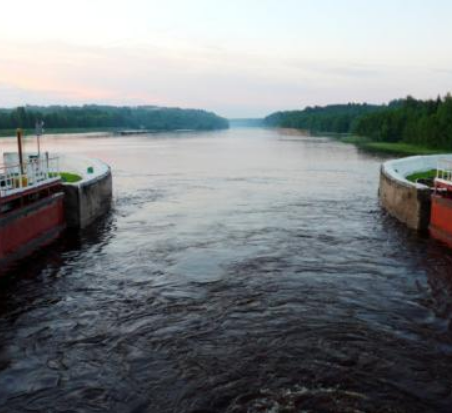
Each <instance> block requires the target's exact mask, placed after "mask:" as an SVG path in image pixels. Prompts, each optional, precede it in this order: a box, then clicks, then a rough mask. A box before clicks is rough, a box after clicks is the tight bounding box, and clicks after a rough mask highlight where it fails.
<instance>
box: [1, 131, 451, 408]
mask: <svg viewBox="0 0 452 413" xmlns="http://www.w3.org/2000/svg"><path fill="white" fill-rule="evenodd" d="M33 144H34V142H33V141H30V142H28V143H27V146H28V148H32V146H33ZM43 144H44V146H45V149H48V150H52V151H64V152H73V153H82V154H85V155H88V156H93V157H99V158H101V159H103V160H105V161H106V162H108V163H110V164H111V166H112V169H113V173H114V191H115V201H114V207H113V210H112V212H111V214H110V215H109V216H108V217H106V218H105V219H103V220H102V221H99V222H98V223H97V224H96V225H94V226H93V227H92V228H89V229H88V230H87V231H84V232H82V233H80V234H77V235H75V234H71V235H68V236H66V237H65V238H62V239H61V240H59V241H58V242H57V243H56V244H55V245H53V246H52V247H50V248H47V249H45V250H43V251H40V253H38V254H36V255H34V256H33V257H31V258H30V259H28V260H26V261H25V262H23V263H21V264H20V265H19V266H18V267H17V268H14V269H13V270H12V271H11V273H10V274H9V276H8V277H6V278H4V279H3V280H2V282H1V284H0V411H1V412H18V413H19V412H20V413H23V412H99V411H105V412H134V413H139V412H152V413H153V412H156V413H164V412H191V413H195V412H197V413H201V412H204V413H207V412H228V413H232V412H234V413H235V412H250V413H254V412H301V411H312V412H358V411H365V412H410V413H413V412H422V413H425V412H451V411H452V368H451V366H452V323H451V313H452V254H451V252H449V251H448V250H447V249H445V248H444V247H443V246H441V245H440V244H438V243H436V242H434V241H432V240H429V239H428V238H426V237H421V236H418V235H417V234H414V233H412V232H411V231H409V230H408V229H406V228H405V227H404V226H402V225H400V224H398V223H397V222H396V221H395V220H393V219H392V218H390V217H388V216H387V215H386V214H385V213H384V212H383V211H382V210H381V209H380V207H379V205H378V197H377V190H378V172H379V166H380V163H381V162H382V159H380V158H378V157H374V156H370V155H368V154H365V153H361V152H359V151H358V150H357V149H356V148H355V147H354V146H351V145H345V144H341V143H338V142H336V141H334V140H330V139H328V138H310V137H305V136H301V135H298V134H296V133H293V132H287V131H275V130H265V129H258V128H256V129H231V130H229V131H221V132H208V133H185V134H182V133H180V134H160V135H150V136H130V137H105V136H96V135H94V136H89V137H88V136H81V135H78V136H60V137H50V136H49V137H46V138H45V141H44V143H43ZM0 145H1V146H2V148H1V149H3V150H8V149H10V148H12V147H13V140H8V139H5V140H2V141H1V142H0Z"/></svg>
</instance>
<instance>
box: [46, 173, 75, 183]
mask: <svg viewBox="0 0 452 413" xmlns="http://www.w3.org/2000/svg"><path fill="white" fill-rule="evenodd" d="M50 175H51V176H52V177H53V178H56V177H57V176H59V177H60V178H61V180H62V181H63V182H65V183H68V184H73V183H75V182H79V181H81V180H82V177H81V176H80V175H77V174H73V173H71V172H60V173H58V174H57V173H55V174H50Z"/></svg>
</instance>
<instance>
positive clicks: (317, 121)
mask: <svg viewBox="0 0 452 413" xmlns="http://www.w3.org/2000/svg"><path fill="white" fill-rule="evenodd" d="M378 110H381V106H375V105H368V104H365V103H364V104H357V103H349V104H346V105H329V106H325V107H320V106H314V107H307V108H306V109H304V110H294V111H286V112H276V113H274V114H272V115H270V116H268V117H266V118H265V124H266V125H267V126H273V127H282V128H294V129H303V130H307V131H310V132H335V133H349V132H350V131H351V130H352V129H353V128H354V126H355V123H356V121H357V119H359V118H360V117H361V116H364V115H367V114H371V113H374V112H376V111H378Z"/></svg>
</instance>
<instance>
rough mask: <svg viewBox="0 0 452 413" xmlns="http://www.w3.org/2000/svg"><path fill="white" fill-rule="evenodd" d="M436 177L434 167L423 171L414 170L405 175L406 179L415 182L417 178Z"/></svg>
mask: <svg viewBox="0 0 452 413" xmlns="http://www.w3.org/2000/svg"><path fill="white" fill-rule="evenodd" d="M435 178H436V169H431V170H430V171H425V172H416V173H415V174H412V175H409V176H407V177H406V179H408V181H411V182H416V181H417V180H418V179H435Z"/></svg>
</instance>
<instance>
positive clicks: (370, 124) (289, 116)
mask: <svg viewBox="0 0 452 413" xmlns="http://www.w3.org/2000/svg"><path fill="white" fill-rule="evenodd" d="M265 122H266V124H267V125H268V126H277V127H288V128H298V129H306V130H308V131H310V132H334V133H349V134H354V135H357V136H362V137H367V138H369V139H371V140H372V141H374V142H389V143H406V144H412V145H420V146H423V147H429V148H436V149H449V150H450V149H452V97H451V95H450V94H448V95H446V96H445V97H444V98H442V97H438V98H437V99H431V100H418V99H415V98H413V97H411V96H408V97H407V98H405V99H399V100H394V101H392V102H390V103H389V104H387V105H381V106H375V105H366V104H348V105H332V106H326V107H323V108H321V107H315V108H306V109H305V110H302V111H291V112H278V113H275V114H273V115H270V116H269V117H267V118H266V120H265Z"/></svg>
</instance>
